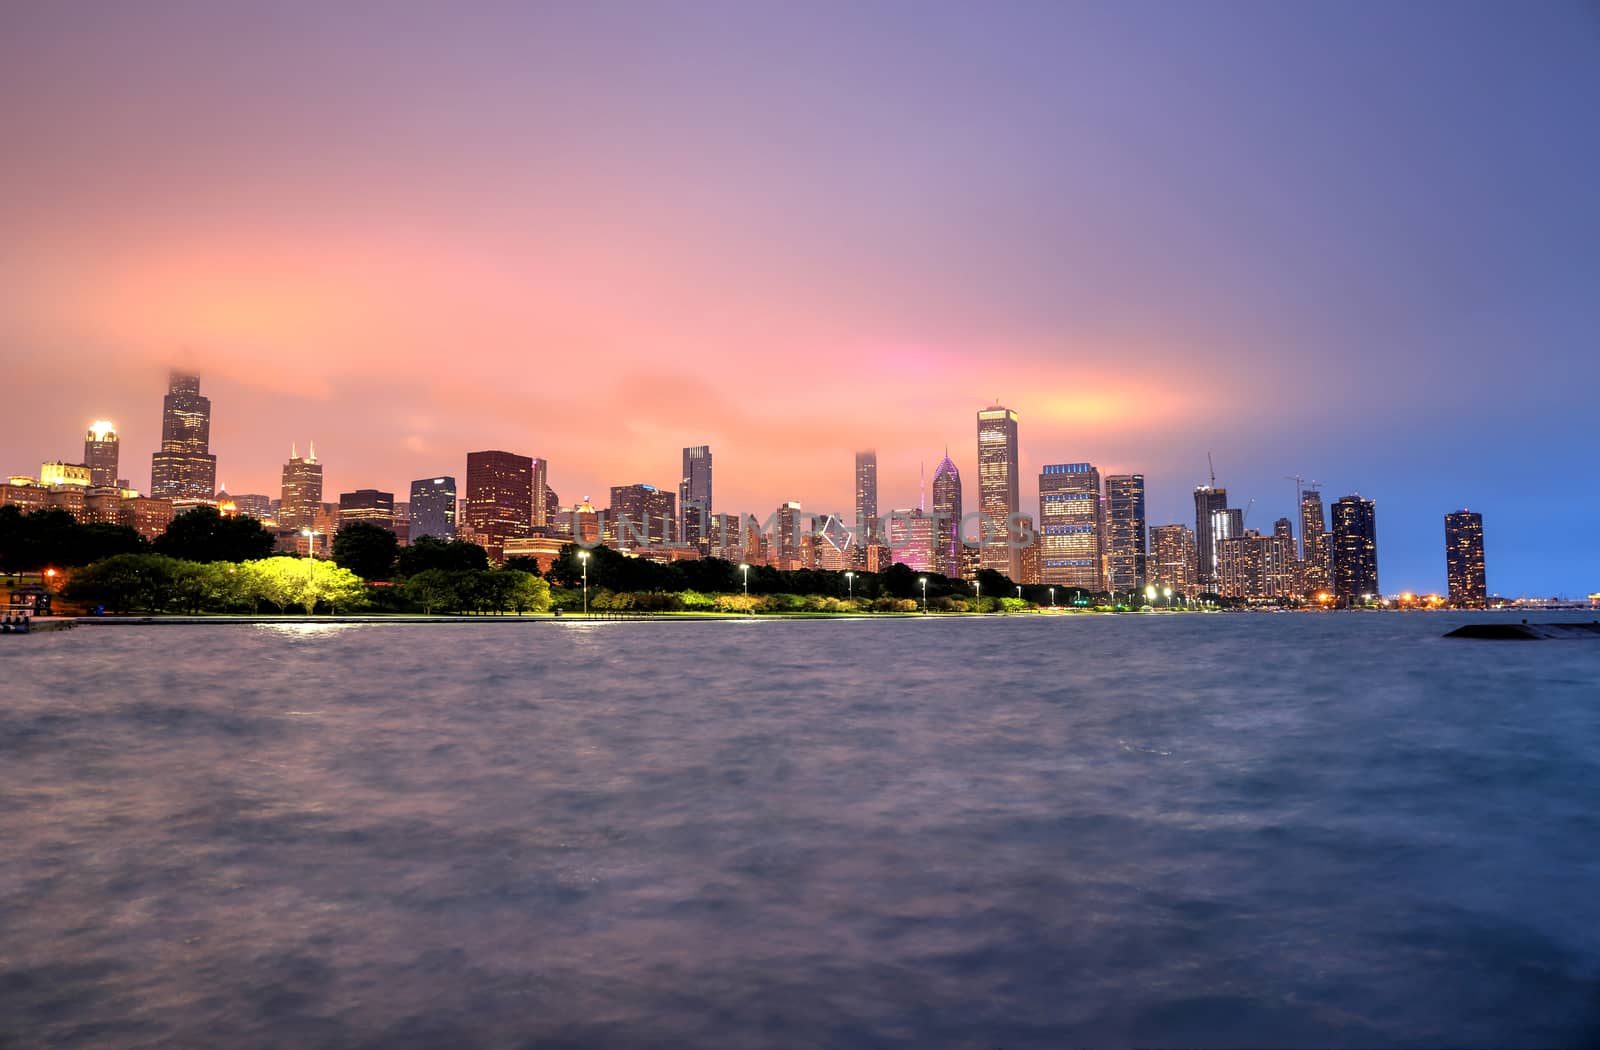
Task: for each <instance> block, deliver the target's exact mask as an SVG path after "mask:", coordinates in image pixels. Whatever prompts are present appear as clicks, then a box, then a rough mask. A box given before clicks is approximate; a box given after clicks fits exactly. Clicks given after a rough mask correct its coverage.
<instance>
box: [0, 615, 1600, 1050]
mask: <svg viewBox="0 0 1600 1050" xmlns="http://www.w3.org/2000/svg"><path fill="white" fill-rule="evenodd" d="M1479 618H1481V616H1480V617H1479ZM1547 618H1548V619H1554V618H1555V617H1547ZM1581 618H1583V619H1587V618H1588V617H1581ZM1459 620H1460V618H1459V617H1451V616H1445V615H1422V614H1412V615H1400V614H1392V615H1375V614H1367V615H1361V614H1348V615H1316V614H1308V615H1293V614H1284V615H1251V616H1187V617H1160V616H1144V617H1140V616H1122V617H1105V616H1101V617H1059V618H1050V617H1014V618H1009V619H999V618H988V619H981V620H980V619H940V618H938V617H931V618H929V619H927V620H922V619H883V620H876V621H828V620H809V621H790V622H773V621H757V622H732V623H728V622H683V621H675V622H647V623H581V622H573V621H566V622H554V623H530V624H496V625H465V626H451V625H413V626H403V625H379V626H355V627H332V626H317V627H291V626H279V627H238V626H231V627H109V626H106V627H90V628H81V629H79V630H77V631H73V632H70V633H65V634H58V635H34V636H30V637H29V638H26V639H11V638H8V639H7V640H6V641H4V642H0V682H3V685H0V695H3V700H0V1046H3V1047H6V1048H7V1050H10V1048H12V1047H16V1048H22V1047H32V1046H70V1047H76V1046H82V1047H91V1046H92V1047H154V1046H163V1047H166V1046H183V1047H188V1046H193V1047H200V1046H206V1047H229V1048H256V1047H263V1048H264V1047H296V1048H300V1047H351V1046H354V1047H367V1046H370V1047H388V1046H437V1047H541V1048H543V1047H569V1046H570V1047H730V1048H733V1047H737V1048H762V1047H930V1046H956V1047H982V1048H993V1047H1005V1048H1008V1050H1014V1048H1019V1047H1050V1048H1055V1047H1064V1046H1072V1045H1078V1046H1083V1045H1092V1046H1119V1045H1141V1046H1162V1045H1170V1046H1190V1047H1199V1046H1218V1047H1223V1046H1241V1045H1273V1046H1332V1047H1359V1046H1390V1047H1437V1046H1444V1045H1453V1046H1463V1045H1465V1046H1489V1045H1509V1046H1529V1047H1535V1046H1537V1047H1553V1046H1579V1045H1589V1046H1593V1045H1595V1043H1594V1041H1595V1040H1596V1039H1600V807H1597V800H1600V644H1594V643H1586V642H1533V643H1507V642H1501V643H1494V642H1460V641H1446V640H1443V639H1441V638H1440V637H1439V635H1440V634H1442V633H1443V632H1444V631H1445V630H1446V629H1448V627H1449V626H1450V625H1451V624H1452V623H1454V622H1459Z"/></svg>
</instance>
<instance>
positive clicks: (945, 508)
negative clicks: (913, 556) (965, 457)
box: [933, 451, 961, 578]
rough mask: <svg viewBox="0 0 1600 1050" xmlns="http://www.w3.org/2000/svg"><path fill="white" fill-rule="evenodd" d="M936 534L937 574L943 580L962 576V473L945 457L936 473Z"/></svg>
mask: <svg viewBox="0 0 1600 1050" xmlns="http://www.w3.org/2000/svg"><path fill="white" fill-rule="evenodd" d="M933 513H934V516H935V517H936V518H937V519H938V521H937V522H936V526H937V527H936V528H935V534H934V540H933V542H934V557H933V571H934V572H937V573H939V574H940V575H942V576H950V577H957V578H959V577H960V575H961V472H960V471H958V470H957V469H956V465H955V464H954V463H952V462H951V461H950V453H949V452H948V451H946V452H945V454H944V459H941V460H940V461H939V465H938V467H936V468H934V471H933Z"/></svg>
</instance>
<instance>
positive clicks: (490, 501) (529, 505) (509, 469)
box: [467, 450, 533, 564]
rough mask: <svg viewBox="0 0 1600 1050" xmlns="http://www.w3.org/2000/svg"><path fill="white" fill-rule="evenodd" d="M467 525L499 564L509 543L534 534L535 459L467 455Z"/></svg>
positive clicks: (489, 453)
mask: <svg viewBox="0 0 1600 1050" xmlns="http://www.w3.org/2000/svg"><path fill="white" fill-rule="evenodd" d="M467 524H468V525H470V526H472V531H473V533H474V535H475V536H476V541H477V543H478V545H479V546H481V547H482V548H483V549H484V550H486V551H488V552H489V558H490V560H492V561H494V562H495V563H496V564H498V563H499V562H500V561H501V560H502V557H503V555H504V554H505V543H506V540H508V539H511V538H513V537H521V536H527V535H528V534H529V533H530V532H532V531H533V459H532V458H531V457H529V456H519V455H517V454H516V453H515V452H501V451H498V450H490V451H486V452H468V453H467Z"/></svg>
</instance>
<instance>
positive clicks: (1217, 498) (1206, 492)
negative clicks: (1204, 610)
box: [1194, 485, 1228, 593]
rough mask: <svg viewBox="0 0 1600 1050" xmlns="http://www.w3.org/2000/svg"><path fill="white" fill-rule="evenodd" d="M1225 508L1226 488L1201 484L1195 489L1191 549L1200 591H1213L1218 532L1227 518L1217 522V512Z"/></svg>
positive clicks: (1224, 528) (1223, 530) (1222, 512)
mask: <svg viewBox="0 0 1600 1050" xmlns="http://www.w3.org/2000/svg"><path fill="white" fill-rule="evenodd" d="M1227 510H1228V490H1227V489H1218V488H1212V487H1211V486H1210V485H1201V486H1200V487H1199V488H1196V489H1195V490H1194V550H1195V560H1196V561H1197V562H1198V564H1199V567H1200V575H1199V577H1198V578H1197V579H1196V580H1195V587H1196V588H1198V590H1199V591H1200V592H1202V593H1204V592H1206V591H1214V590H1215V589H1216V587H1215V581H1216V575H1217V538H1218V537H1217V533H1218V532H1219V531H1221V532H1226V531H1227V527H1226V519H1223V521H1222V522H1221V523H1220V524H1222V528H1221V529H1219V528H1218V525H1219V520H1218V517H1217V516H1218V515H1219V514H1223V515H1225V514H1226V513H1227Z"/></svg>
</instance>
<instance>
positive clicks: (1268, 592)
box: [1217, 529, 1297, 598]
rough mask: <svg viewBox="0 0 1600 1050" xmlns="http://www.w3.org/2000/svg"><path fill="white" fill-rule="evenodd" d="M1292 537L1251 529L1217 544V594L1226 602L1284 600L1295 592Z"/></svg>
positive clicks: (1294, 560)
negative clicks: (1227, 600) (1235, 599)
mask: <svg viewBox="0 0 1600 1050" xmlns="http://www.w3.org/2000/svg"><path fill="white" fill-rule="evenodd" d="M1296 561H1297V559H1296V558H1295V556H1294V537H1293V536H1286V535H1284V534H1282V533H1279V532H1274V533H1273V534H1272V535H1271V536H1263V535H1261V533H1259V532H1257V531H1256V530H1255V529H1251V530H1249V531H1248V532H1246V533H1244V534H1243V535H1240V536H1227V537H1224V538H1222V539H1219V540H1218V541H1217V593H1218V594H1220V595H1222V596H1223V597H1226V598H1288V597H1290V596H1291V595H1293V594H1294V590H1295V563H1296Z"/></svg>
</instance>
